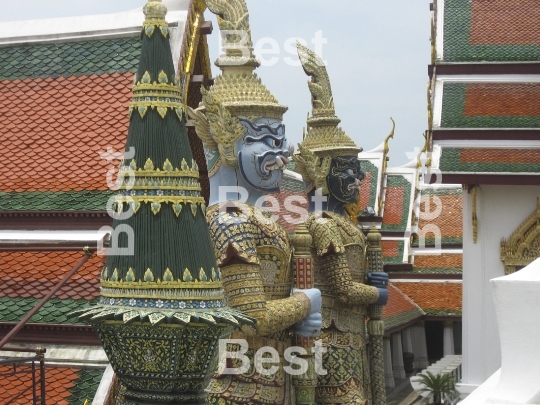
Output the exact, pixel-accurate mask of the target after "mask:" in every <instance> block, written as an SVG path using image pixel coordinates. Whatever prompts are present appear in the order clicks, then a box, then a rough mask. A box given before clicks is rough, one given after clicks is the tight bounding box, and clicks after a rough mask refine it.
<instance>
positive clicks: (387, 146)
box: [377, 117, 396, 216]
mask: <svg viewBox="0 0 540 405" xmlns="http://www.w3.org/2000/svg"><path fill="white" fill-rule="evenodd" d="M390 121H392V130H391V131H390V133H389V134H388V136H387V137H386V138H385V139H384V149H383V157H382V167H381V173H382V178H383V179H384V178H385V176H386V169H387V167H388V161H387V156H388V152H390V139H394V134H395V131H396V121H394V119H393V118H392V117H390ZM383 184H384V182H383V181H381V187H380V189H379V196H378V197H379V206H378V207H377V208H378V213H377V214H378V215H379V216H380V215H382V209H383V198H382V196H383Z"/></svg>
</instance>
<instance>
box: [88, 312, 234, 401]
mask: <svg viewBox="0 0 540 405" xmlns="http://www.w3.org/2000/svg"><path fill="white" fill-rule="evenodd" d="M90 322H91V323H92V326H93V327H94V328H95V330H96V332H97V333H98V336H99V337H100V339H101V341H102V344H103V348H104V349H105V352H106V353H107V356H108V357H109V361H110V363H111V366H112V367H113V369H114V371H115V373H116V376H117V377H118V380H119V382H120V384H121V387H122V388H121V390H120V391H119V393H118V396H117V402H116V405H154V404H190V405H191V404H193V405H198V404H204V402H205V398H206V394H205V392H204V389H205V388H206V387H207V386H208V384H209V382H210V379H211V378H212V375H213V374H214V372H215V371H216V369H217V362H218V348H219V340H220V339H226V338H228V337H229V336H230V334H231V332H232V330H233V329H234V327H233V326H231V325H229V324H225V323H215V324H213V325H209V324H204V323H190V324H188V325H178V324H160V325H154V326H152V325H151V324H150V323H147V322H133V323H131V324H124V323H123V322H122V321H112V320H105V321H103V320H98V321H96V320H93V321H90Z"/></svg>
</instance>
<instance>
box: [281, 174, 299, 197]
mask: <svg viewBox="0 0 540 405" xmlns="http://www.w3.org/2000/svg"><path fill="white" fill-rule="evenodd" d="M279 188H280V190H287V191H291V192H293V193H302V194H305V192H306V187H305V185H304V182H303V181H302V180H296V179H288V178H285V177H283V178H282V179H281V181H280V183H279Z"/></svg>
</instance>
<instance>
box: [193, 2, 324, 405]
mask: <svg viewBox="0 0 540 405" xmlns="http://www.w3.org/2000/svg"><path fill="white" fill-rule="evenodd" d="M206 3H207V5H208V8H209V9H210V10H211V11H212V12H213V13H215V14H216V15H217V16H218V23H219V26H220V29H221V32H222V35H223V38H224V41H225V46H224V51H225V53H224V54H222V55H221V56H220V57H219V58H218V60H217V61H216V65H217V66H218V67H219V68H220V69H221V71H222V72H221V75H220V76H218V77H217V78H216V79H215V83H214V85H213V86H212V87H211V88H210V89H208V90H206V89H203V90H202V93H203V101H202V103H201V105H200V106H199V108H197V109H196V110H190V111H189V115H190V117H191V118H192V119H194V120H195V128H196V131H197V135H198V136H199V137H200V138H201V139H202V141H203V144H204V147H205V154H206V158H207V164H208V172H209V178H210V203H209V208H208V210H207V222H208V225H209V227H210V232H211V237H212V240H213V243H214V250H215V254H216V257H217V260H218V265H219V267H220V269H221V273H222V280H223V285H224V288H225V294H226V296H227V300H228V305H229V306H230V307H231V308H234V309H236V310H241V311H244V312H245V313H246V314H248V315H250V316H251V317H253V318H255V319H256V320H257V330H255V329H254V328H251V327H244V328H243V329H242V330H241V331H239V332H233V335H232V336H231V338H234V339H243V340H242V341H244V342H247V344H248V350H247V352H246V354H245V355H246V356H247V358H248V359H249V361H250V364H249V367H248V368H247V370H241V371H242V372H241V374H234V375H233V374H226V373H221V374H219V373H218V374H217V375H216V378H215V379H214V380H213V381H212V383H211V384H210V386H209V387H208V392H209V397H208V402H209V403H211V404H219V405H224V404H290V403H293V402H292V394H291V381H290V375H288V374H287V373H285V371H284V369H283V366H284V364H283V358H282V357H283V354H284V351H285V350H286V348H287V347H288V346H289V345H290V337H289V332H290V331H293V330H294V331H295V332H297V333H301V334H303V335H305V336H312V335H313V334H317V333H318V332H319V331H320V327H321V323H322V318H321V314H320V309H321V294H320V291H319V290H317V289H304V290H292V295H291V289H292V286H293V275H292V270H291V265H290V263H291V256H292V248H291V244H290V241H289V236H288V234H287V232H286V231H285V230H284V228H283V227H282V226H281V225H279V224H278V223H275V221H273V220H272V219H271V217H270V215H269V214H268V213H267V212H265V210H264V209H263V208H262V206H263V204H262V201H263V199H264V195H265V194H266V193H273V192H277V191H279V182H280V180H281V178H282V176H283V169H284V168H285V165H286V164H287V163H288V162H289V158H290V155H291V152H292V150H289V147H288V143H287V139H286V136H285V127H284V125H283V123H282V118H283V114H284V113H285V111H286V110H287V107H285V106H282V105H280V104H279V103H278V102H277V100H276V99H275V97H274V96H273V95H272V94H271V93H270V92H269V90H268V89H267V88H266V87H265V86H264V85H263V84H262V83H261V80H260V79H259V78H258V77H257V75H256V74H255V73H254V70H255V69H256V68H257V67H258V66H259V62H258V61H257V59H256V58H255V57H254V56H253V52H252V51H253V49H252V43H251V32H250V28H249V21H248V10H247V7H246V4H245V1H244V0H207V2H206ZM299 321H302V322H299ZM295 324H296V326H294V325H295ZM293 326H294V328H291V327H293ZM262 347H271V348H273V349H275V350H277V352H278V354H279V356H280V359H281V361H280V365H279V367H278V368H277V371H276V372H273V373H270V372H266V371H265V370H261V368H260V367H258V365H257V364H254V360H255V353H256V352H257V350H258V349H260V348H262ZM237 348H238V347H237ZM241 363H242V362H240V361H232V364H233V365H235V366H237V367H238V366H239V365H240V364H241ZM228 364H229V365H230V363H228Z"/></svg>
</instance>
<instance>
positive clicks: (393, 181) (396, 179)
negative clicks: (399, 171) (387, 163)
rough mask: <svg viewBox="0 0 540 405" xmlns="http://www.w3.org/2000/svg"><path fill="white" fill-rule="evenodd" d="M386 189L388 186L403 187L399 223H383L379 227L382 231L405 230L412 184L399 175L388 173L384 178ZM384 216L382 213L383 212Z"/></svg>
mask: <svg viewBox="0 0 540 405" xmlns="http://www.w3.org/2000/svg"><path fill="white" fill-rule="evenodd" d="M386 187H387V189H388V188H390V187H402V188H403V201H401V221H400V223H399V224H385V223H384V222H383V225H382V227H381V230H383V231H401V232H405V231H406V230H407V225H408V220H409V206H410V201H411V192H412V184H411V183H409V181H408V180H407V179H406V178H405V177H403V176H401V175H393V174H389V175H388V176H387V180H386ZM383 217H384V213H383Z"/></svg>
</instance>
